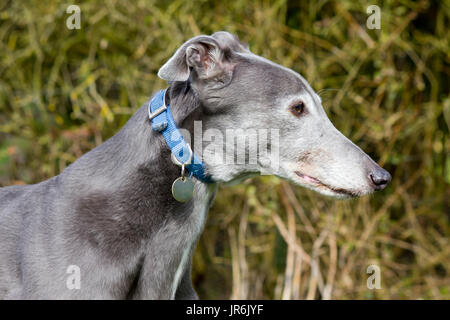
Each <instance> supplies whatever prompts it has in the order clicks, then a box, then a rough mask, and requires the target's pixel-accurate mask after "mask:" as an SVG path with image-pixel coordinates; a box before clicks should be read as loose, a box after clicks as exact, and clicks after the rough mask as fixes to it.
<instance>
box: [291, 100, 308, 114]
mask: <svg viewBox="0 0 450 320" xmlns="http://www.w3.org/2000/svg"><path fill="white" fill-rule="evenodd" d="M290 110H291V113H292V114H293V115H294V116H296V117H299V116H300V115H301V114H303V113H304V111H305V104H304V103H303V101H300V102H296V103H295V104H293V105H292V106H291V108H290Z"/></svg>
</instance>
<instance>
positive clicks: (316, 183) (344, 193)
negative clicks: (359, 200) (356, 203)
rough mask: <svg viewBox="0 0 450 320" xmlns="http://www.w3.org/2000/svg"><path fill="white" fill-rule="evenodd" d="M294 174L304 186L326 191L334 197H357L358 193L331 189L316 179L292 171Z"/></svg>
mask: <svg viewBox="0 0 450 320" xmlns="http://www.w3.org/2000/svg"><path fill="white" fill-rule="evenodd" d="M294 173H295V174H296V175H297V176H298V177H299V178H300V179H301V180H302V181H303V182H305V183H306V184H308V185H310V186H313V187H316V188H319V189H326V190H328V191H331V192H332V193H334V194H336V195H341V196H346V197H357V196H359V193H358V192H355V191H352V190H347V189H342V188H335V187H332V186H330V185H327V184H325V183H323V182H322V181H320V180H319V179H317V178H314V177H311V176H308V175H306V174H303V173H301V172H299V171H294Z"/></svg>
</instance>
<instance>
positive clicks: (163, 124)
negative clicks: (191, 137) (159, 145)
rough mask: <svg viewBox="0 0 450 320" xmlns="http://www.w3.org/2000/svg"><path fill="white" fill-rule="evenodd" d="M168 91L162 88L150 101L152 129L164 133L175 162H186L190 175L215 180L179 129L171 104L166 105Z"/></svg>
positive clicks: (207, 181) (208, 181)
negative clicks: (207, 173) (208, 173)
mask: <svg viewBox="0 0 450 320" xmlns="http://www.w3.org/2000/svg"><path fill="white" fill-rule="evenodd" d="M166 91H167V89H165V90H160V91H159V92H158V93H157V94H156V95H155V96H154V97H153V99H152V100H151V101H149V103H148V116H149V118H150V122H151V125H152V129H153V130H155V131H157V132H160V133H161V134H162V135H163V137H164V140H166V143H167V146H168V147H169V148H170V150H171V151H172V158H175V159H174V160H175V162H177V161H178V163H179V164H180V165H181V164H183V163H184V164H185V168H186V170H187V171H188V172H189V175H190V176H194V177H195V178H197V179H198V180H200V181H202V182H206V183H211V182H213V181H212V180H211V177H210V176H208V175H206V173H205V165H204V164H203V162H202V161H201V160H199V159H198V158H197V157H196V156H195V154H193V152H192V149H191V147H190V146H189V144H187V143H186V141H185V140H184V139H183V136H182V135H181V133H180V131H179V130H178V128H177V126H176V124H175V121H174V120H173V117H172V113H171V112H170V105H167V106H166V100H165V95H166Z"/></svg>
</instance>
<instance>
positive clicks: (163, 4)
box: [0, 0, 450, 299]
mask: <svg viewBox="0 0 450 320" xmlns="http://www.w3.org/2000/svg"><path fill="white" fill-rule="evenodd" d="M69 4H78V5H79V6H80V8H81V29H80V30H68V29H67V28H66V19H67V18H68V16H69V14H67V13H66V11H65V10H66V8H67V7H68V5H69ZM371 4H377V5H379V6H380V8H381V29H380V30H368V29H367V28H366V19H367V17H368V14H367V13H366V8H367V6H368V5H371ZM449 24H450V3H449V1H448V0H446V1H433V2H429V1H408V0H403V1H361V2H358V1H352V0H345V1H328V0H320V1H273V2H269V1H243V0H237V1H171V2H169V1H118V0H112V1H72V2H71V3H67V2H60V1H13V0H9V1H8V0H6V1H5V0H3V1H1V2H0V185H1V186H6V185H11V184H20V183H35V182H38V181H41V180H44V179H47V178H49V177H51V176H53V175H56V174H58V173H59V172H61V171H62V170H63V169H64V168H65V167H67V166H68V165H69V164H70V163H71V162H73V161H74V160H75V159H77V158H78V157H79V156H81V155H82V154H83V153H85V152H86V151H88V150H90V149H91V148H93V147H95V146H96V145H98V144H100V143H102V142H103V141H104V140H106V139H107V138H109V137H110V136H112V135H113V134H114V133H115V132H117V131H118V129H119V128H120V127H121V126H122V125H123V124H124V123H125V122H126V121H127V119H128V118H129V117H130V115H131V114H132V113H133V112H134V111H136V110H137V109H138V108H139V106H140V105H142V104H143V103H144V102H145V101H146V99H148V97H149V96H150V95H151V94H152V93H153V92H155V91H156V90H158V89H161V88H164V87H166V83H165V82H164V81H162V80H160V79H158V78H157V76H156V73H157V71H158V69H159V67H160V66H161V65H162V64H163V63H164V62H165V61H166V60H167V59H168V58H169V57H170V56H171V55H172V54H173V52H174V51H175V50H176V49H177V48H178V47H179V46H180V45H181V44H182V43H183V42H184V41H186V40H187V39H189V38H190V37H192V36H194V35H198V34H202V33H203V34H211V33H213V32H215V31H218V30H227V31H230V32H232V33H235V34H237V35H239V37H240V39H241V40H242V41H244V42H247V43H249V45H250V49H251V50H252V51H253V52H254V53H256V54H259V55H262V56H264V57H266V58H269V59H271V60H273V61H275V62H277V63H280V64H282V65H284V66H286V67H289V68H292V69H294V70H296V71H298V72H300V73H301V74H302V75H304V77H305V78H306V79H307V80H308V81H309V82H310V83H311V85H312V87H313V88H314V89H315V90H316V91H320V92H321V93H320V94H321V96H322V99H323V100H324V107H325V109H326V111H327V113H328V115H329V117H330V118H331V120H332V121H333V122H334V124H335V125H336V127H337V128H338V129H340V130H341V131H342V132H343V133H344V134H345V135H347V136H348V137H349V138H351V139H352V140H353V141H354V142H355V143H357V144H358V145H360V146H361V147H362V148H363V149H364V150H365V151H366V152H367V153H368V154H369V155H371V156H372V157H373V158H374V159H376V160H378V161H379V163H380V164H381V165H383V166H384V167H385V168H386V169H388V170H389V171H390V172H391V173H392V175H393V181H392V183H391V185H390V186H389V187H388V188H387V189H386V190H384V191H383V192H381V193H377V194H376V195H374V196H368V197H363V198H360V199H356V200H348V201H336V200H332V199H327V198H324V197H322V196H320V195H317V194H314V193H313V192H310V191H308V190H305V189H300V188H297V187H294V186H292V185H290V184H288V183H286V182H282V181H280V180H278V179H276V178H273V177H262V178H258V179H253V180H252V181H251V182H250V181H247V182H245V183H244V184H241V185H238V186H235V187H231V188H221V190H220V192H219V195H218V197H217V199H216V202H215V205H214V207H213V208H212V210H211V211H210V214H209V217H208V222H207V225H206V228H205V232H204V233H203V235H202V238H201V240H200V242H199V245H198V247H197V250H196V253H195V257H194V267H193V269H194V271H193V280H194V284H195V287H196V288H197V290H198V293H199V295H200V297H201V298H206V299H216V298H241V299H246V298H264V299H266V298H269V299H272V298H276V299H304V298H310V299H312V298H316V299H318V298H320V299H322V298H325V299H329V298H332V299H363V298H369V299H389V298H398V299H417V298H424V299H434V298H445V299H449V298H450V281H449V272H450V270H449V265H450V249H449V234H450V233H449V231H450V230H449V229H450V228H449V211H450V205H449V201H448V199H449V198H450V191H449V184H450V159H449V157H448V156H449V151H450V141H449V125H450V98H449V75H450V50H449V48H450V47H449V42H450V35H449V32H448V25H449ZM371 264H376V265H378V266H379V267H380V270H381V287H382V288H381V289H380V290H369V289H368V288H367V286H366V280H367V277H368V275H367V274H366V269H367V266H368V265H371Z"/></svg>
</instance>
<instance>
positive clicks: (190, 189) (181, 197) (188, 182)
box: [172, 176, 194, 202]
mask: <svg viewBox="0 0 450 320" xmlns="http://www.w3.org/2000/svg"><path fill="white" fill-rule="evenodd" d="M172 195H173V197H174V198H175V200H177V201H178V202H186V201H189V200H190V199H192V197H193V195H194V183H193V182H192V179H191V178H186V177H183V176H181V177H179V178H178V179H176V180H175V181H174V182H173V184H172Z"/></svg>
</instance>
